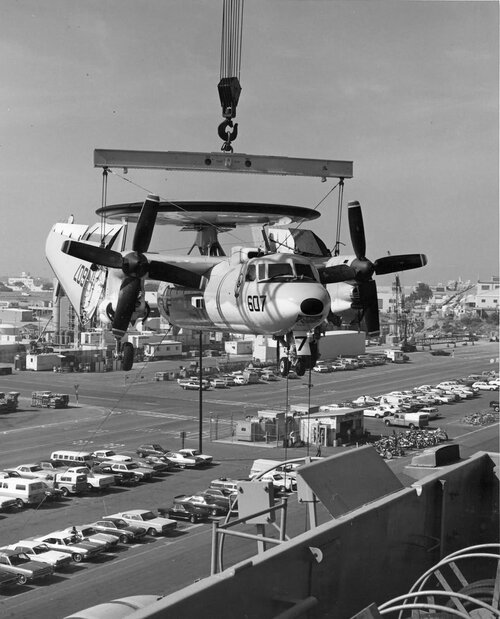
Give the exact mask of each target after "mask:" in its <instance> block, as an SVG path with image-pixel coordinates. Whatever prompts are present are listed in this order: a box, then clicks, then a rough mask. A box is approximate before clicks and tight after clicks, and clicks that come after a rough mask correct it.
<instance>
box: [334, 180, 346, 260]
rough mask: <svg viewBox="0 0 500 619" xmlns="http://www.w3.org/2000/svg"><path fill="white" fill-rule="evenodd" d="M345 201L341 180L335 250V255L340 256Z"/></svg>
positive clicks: (341, 181)
mask: <svg viewBox="0 0 500 619" xmlns="http://www.w3.org/2000/svg"><path fill="white" fill-rule="evenodd" d="M343 200H344V179H343V178H341V179H340V182H339V197H338V206H337V232H336V235H335V247H334V248H333V255H334V256H338V255H339V254H340V228H341V224H342V206H343Z"/></svg>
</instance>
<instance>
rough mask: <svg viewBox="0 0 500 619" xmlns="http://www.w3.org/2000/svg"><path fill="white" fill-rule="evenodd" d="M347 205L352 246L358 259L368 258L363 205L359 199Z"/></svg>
mask: <svg viewBox="0 0 500 619" xmlns="http://www.w3.org/2000/svg"><path fill="white" fill-rule="evenodd" d="M347 206H348V211H347V214H348V219H349V231H350V233H351V243H352V248H353V250H354V253H355V254H356V258H357V259H358V260H366V256H365V254H366V238H365V226H364V224H363V213H362V212H361V205H360V203H359V202H358V201H357V200H354V201H352V202H349V203H348V204H347Z"/></svg>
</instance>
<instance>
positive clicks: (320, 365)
mask: <svg viewBox="0 0 500 619" xmlns="http://www.w3.org/2000/svg"><path fill="white" fill-rule="evenodd" d="M331 371H332V368H331V367H330V366H329V365H327V364H326V363H325V362H324V361H322V362H319V361H318V362H317V363H316V365H315V366H313V372H318V374H328V373H329V372H331Z"/></svg>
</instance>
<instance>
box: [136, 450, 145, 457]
mask: <svg viewBox="0 0 500 619" xmlns="http://www.w3.org/2000/svg"><path fill="white" fill-rule="evenodd" d="M137 455H138V456H139V458H144V457H145V456H146V454H144V453H143V452H142V451H138V452H137Z"/></svg>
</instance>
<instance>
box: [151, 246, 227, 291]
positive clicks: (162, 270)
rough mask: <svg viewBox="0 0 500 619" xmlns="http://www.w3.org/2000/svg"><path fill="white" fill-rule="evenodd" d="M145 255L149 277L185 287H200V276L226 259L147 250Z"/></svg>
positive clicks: (206, 273) (206, 274) (205, 274)
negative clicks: (166, 253) (158, 252)
mask: <svg viewBox="0 0 500 619" xmlns="http://www.w3.org/2000/svg"><path fill="white" fill-rule="evenodd" d="M145 256H146V258H147V260H148V262H149V279H154V280H157V281H162V282H168V283H171V284H175V285H176V286H184V287H186V288H201V287H202V278H203V277H204V276H208V274H209V272H210V270H211V269H212V268H213V267H214V266H215V265H216V264H219V263H220V262H223V261H225V260H228V258H226V257H223V256H168V255H165V254H156V253H149V252H148V253H147V254H145Z"/></svg>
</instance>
